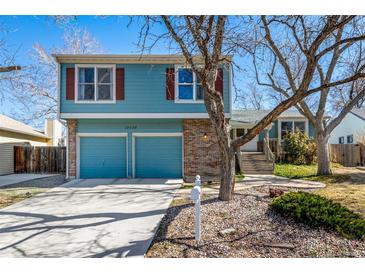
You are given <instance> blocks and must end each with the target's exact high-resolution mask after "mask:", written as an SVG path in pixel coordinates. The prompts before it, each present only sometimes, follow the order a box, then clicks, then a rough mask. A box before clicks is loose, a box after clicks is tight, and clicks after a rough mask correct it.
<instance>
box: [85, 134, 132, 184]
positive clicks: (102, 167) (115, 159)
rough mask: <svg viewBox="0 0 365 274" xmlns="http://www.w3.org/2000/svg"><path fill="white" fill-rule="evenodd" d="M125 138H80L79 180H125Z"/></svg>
mask: <svg viewBox="0 0 365 274" xmlns="http://www.w3.org/2000/svg"><path fill="white" fill-rule="evenodd" d="M126 165H127V161H126V138H124V137H82V138H80V178H125V177H126Z"/></svg>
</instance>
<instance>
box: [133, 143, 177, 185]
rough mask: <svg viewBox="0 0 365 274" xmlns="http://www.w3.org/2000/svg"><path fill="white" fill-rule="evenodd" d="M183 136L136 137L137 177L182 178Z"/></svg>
mask: <svg viewBox="0 0 365 274" xmlns="http://www.w3.org/2000/svg"><path fill="white" fill-rule="evenodd" d="M181 139H182V138H181V137H179V136H178V137H136V139H135V155H136V160H135V172H136V174H135V176H136V177H137V178H181V177H182V140H181Z"/></svg>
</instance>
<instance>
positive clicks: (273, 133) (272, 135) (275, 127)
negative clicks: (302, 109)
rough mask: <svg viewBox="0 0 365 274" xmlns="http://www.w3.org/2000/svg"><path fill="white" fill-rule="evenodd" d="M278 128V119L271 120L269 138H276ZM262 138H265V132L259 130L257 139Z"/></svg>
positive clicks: (260, 139)
mask: <svg viewBox="0 0 365 274" xmlns="http://www.w3.org/2000/svg"><path fill="white" fill-rule="evenodd" d="M278 128H279V127H278V121H277V120H276V121H274V122H273V125H272V128H271V130H270V132H269V136H270V138H272V139H277V138H278ZM264 138H265V134H264V132H261V133H260V135H259V141H262V140H264Z"/></svg>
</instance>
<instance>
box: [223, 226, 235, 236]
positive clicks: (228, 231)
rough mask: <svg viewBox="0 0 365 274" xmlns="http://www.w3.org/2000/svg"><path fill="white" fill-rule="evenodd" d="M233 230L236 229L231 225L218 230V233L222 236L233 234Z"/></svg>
mask: <svg viewBox="0 0 365 274" xmlns="http://www.w3.org/2000/svg"><path fill="white" fill-rule="evenodd" d="M235 232H236V229H234V228H233V227H230V228H226V229H223V230H221V231H219V235H220V236H222V237H226V236H228V235H232V234H234V233H235Z"/></svg>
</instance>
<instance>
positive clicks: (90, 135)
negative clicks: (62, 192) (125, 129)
mask: <svg viewBox="0 0 365 274" xmlns="http://www.w3.org/2000/svg"><path fill="white" fill-rule="evenodd" d="M82 137H98V138H108V137H121V138H126V140H125V146H126V147H125V151H126V155H125V157H126V158H125V159H126V177H128V133H99V132H97V133H77V134H76V178H77V179H80V157H81V154H80V138H82Z"/></svg>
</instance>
